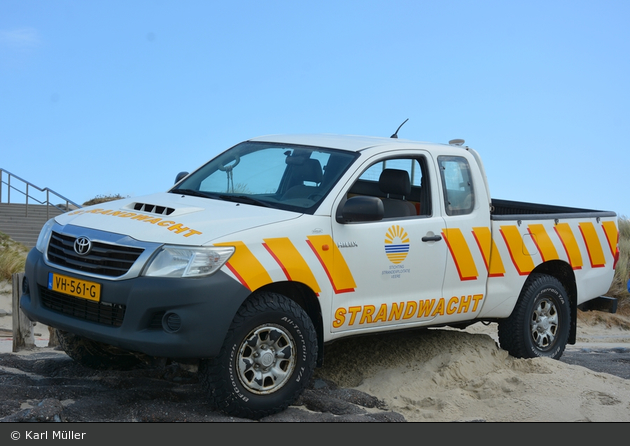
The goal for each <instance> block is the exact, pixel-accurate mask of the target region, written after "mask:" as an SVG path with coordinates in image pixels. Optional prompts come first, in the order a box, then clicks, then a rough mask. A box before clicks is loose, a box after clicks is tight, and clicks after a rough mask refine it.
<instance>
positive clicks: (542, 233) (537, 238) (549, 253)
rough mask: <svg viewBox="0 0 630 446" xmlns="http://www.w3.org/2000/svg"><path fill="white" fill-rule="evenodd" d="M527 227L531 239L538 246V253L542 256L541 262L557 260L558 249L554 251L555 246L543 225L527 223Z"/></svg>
mask: <svg viewBox="0 0 630 446" xmlns="http://www.w3.org/2000/svg"><path fill="white" fill-rule="evenodd" d="M527 229H528V231H529V233H530V234H531V235H532V239H533V240H534V243H535V244H536V247H537V248H538V252H540V255H541V256H542V259H543V262H547V261H549V260H557V259H559V258H560V256H559V255H558V251H556V247H555V246H554V244H553V241H552V240H551V238H550V237H549V234H547V230H546V229H545V226H544V225H541V224H533V225H529V227H528V228H527Z"/></svg>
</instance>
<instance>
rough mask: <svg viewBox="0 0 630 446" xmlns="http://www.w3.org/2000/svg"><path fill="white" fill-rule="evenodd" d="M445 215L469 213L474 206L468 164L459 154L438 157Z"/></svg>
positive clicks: (473, 193) (473, 194)
mask: <svg viewBox="0 0 630 446" xmlns="http://www.w3.org/2000/svg"><path fill="white" fill-rule="evenodd" d="M438 164H439V166H440V174H441V176H442V188H443V189H444V202H445V210H446V214H447V215H466V214H470V213H471V212H472V211H473V209H474V207H475V192H474V188H473V184H472V178H471V175H470V165H469V164H468V161H467V160H466V158H464V157H461V156H440V157H438Z"/></svg>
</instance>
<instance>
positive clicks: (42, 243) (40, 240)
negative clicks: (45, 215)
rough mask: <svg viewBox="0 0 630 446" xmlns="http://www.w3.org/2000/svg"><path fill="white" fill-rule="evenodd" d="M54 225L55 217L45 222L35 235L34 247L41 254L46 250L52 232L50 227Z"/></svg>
mask: <svg viewBox="0 0 630 446" xmlns="http://www.w3.org/2000/svg"><path fill="white" fill-rule="evenodd" d="M54 225H55V219H54V218H51V219H50V220H48V221H47V222H46V223H45V224H44V227H43V228H42V230H41V231H40V232H39V237H37V243H35V248H37V250H38V251H39V252H41V253H42V254H43V253H45V252H46V247H47V246H48V241H49V240H50V234H52V228H53V226H54Z"/></svg>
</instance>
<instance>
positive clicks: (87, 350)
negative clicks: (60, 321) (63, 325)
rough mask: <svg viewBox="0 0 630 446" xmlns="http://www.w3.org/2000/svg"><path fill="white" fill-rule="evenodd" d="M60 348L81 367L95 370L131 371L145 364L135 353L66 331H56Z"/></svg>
mask: <svg viewBox="0 0 630 446" xmlns="http://www.w3.org/2000/svg"><path fill="white" fill-rule="evenodd" d="M56 332H57V339H58V341H59V346H60V347H61V348H62V350H63V351H64V352H66V354H67V355H68V356H70V357H71V358H72V359H73V360H75V361H76V362H78V363H79V364H81V365H84V366H86V367H89V368H91V369H95V370H131V369H133V368H137V367H139V366H141V365H143V364H144V363H143V362H142V361H141V360H140V359H139V358H138V357H137V356H135V355H134V354H133V353H131V352H128V351H126V350H122V349H119V348H117V347H113V346H110V345H107V344H103V343H100V342H96V341H92V340H91V339H88V338H84V337H83V336H78V335H75V334H73V333H68V332H66V331H61V330H56Z"/></svg>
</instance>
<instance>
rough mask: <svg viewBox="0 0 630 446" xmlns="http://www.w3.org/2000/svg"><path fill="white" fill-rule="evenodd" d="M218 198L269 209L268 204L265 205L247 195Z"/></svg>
mask: <svg viewBox="0 0 630 446" xmlns="http://www.w3.org/2000/svg"><path fill="white" fill-rule="evenodd" d="M219 198H220V199H221V200H225V201H233V202H235V203H245V204H253V205H256V206H263V207H266V208H268V207H269V204H267V203H265V202H264V201H260V200H256V199H255V198H252V197H250V196H247V195H219Z"/></svg>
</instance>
